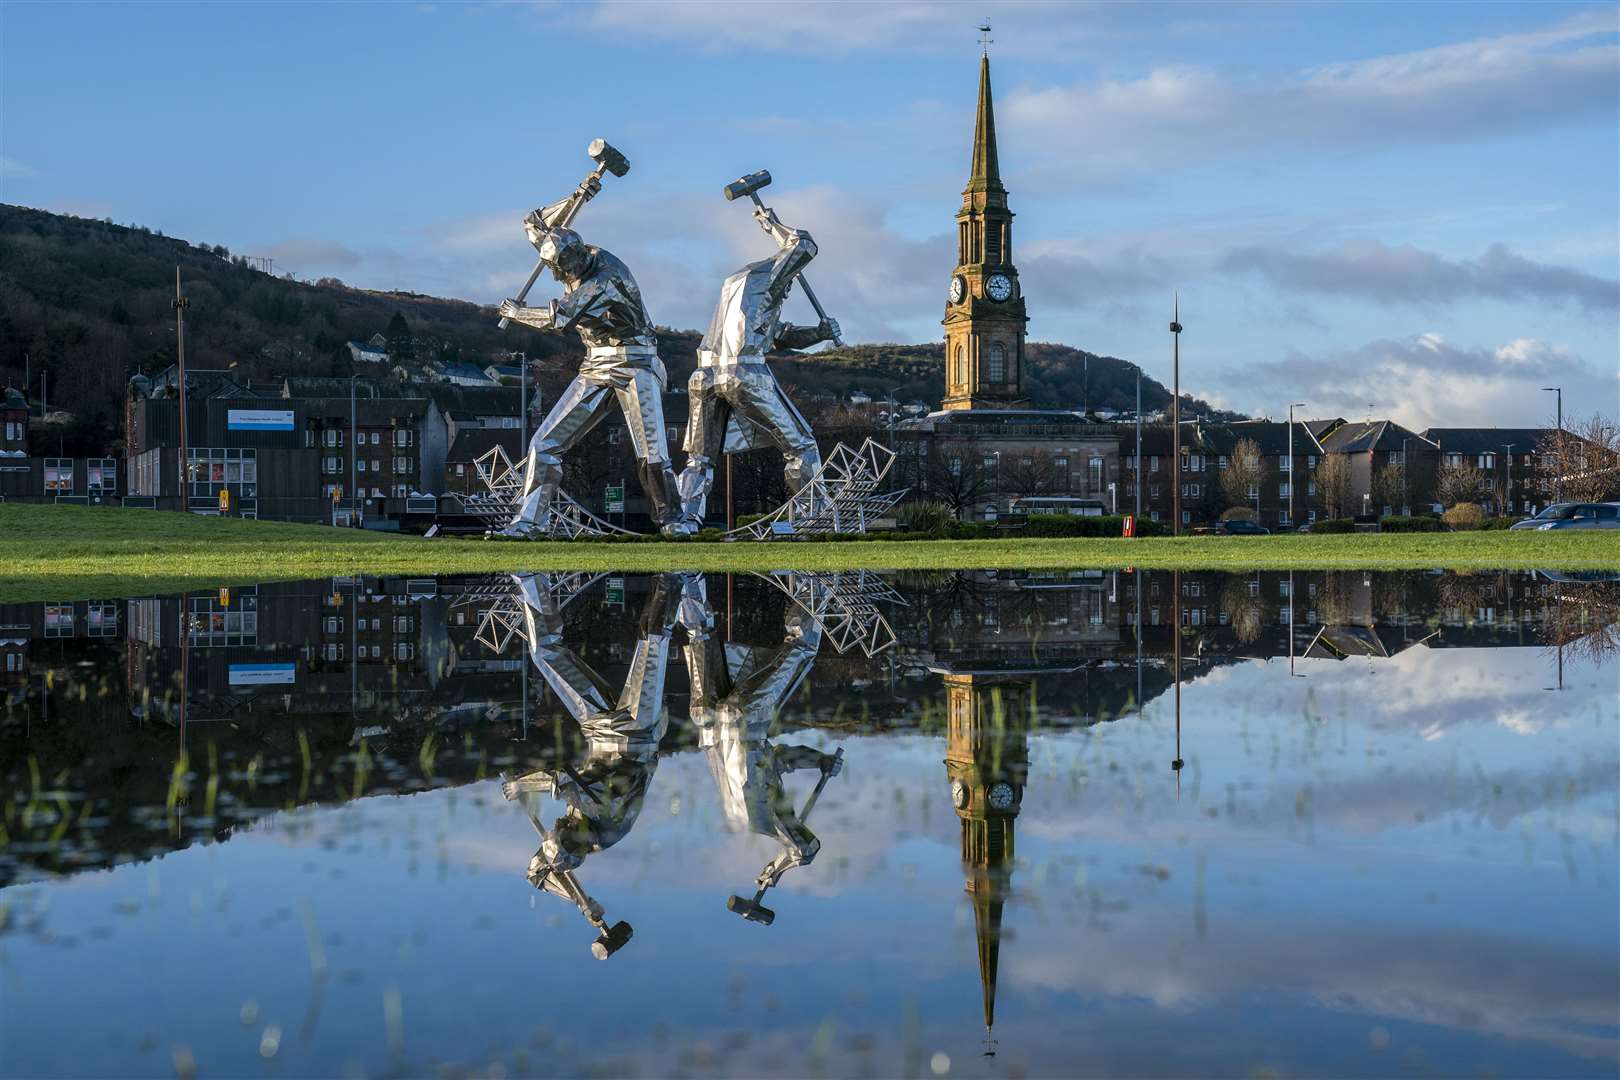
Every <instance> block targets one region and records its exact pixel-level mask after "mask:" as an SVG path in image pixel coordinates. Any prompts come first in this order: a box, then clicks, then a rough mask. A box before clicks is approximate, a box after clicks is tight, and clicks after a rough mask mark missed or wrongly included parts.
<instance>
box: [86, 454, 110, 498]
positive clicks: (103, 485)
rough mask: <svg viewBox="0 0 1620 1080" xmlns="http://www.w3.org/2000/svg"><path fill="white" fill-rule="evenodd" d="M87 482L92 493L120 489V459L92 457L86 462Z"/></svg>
mask: <svg viewBox="0 0 1620 1080" xmlns="http://www.w3.org/2000/svg"><path fill="white" fill-rule="evenodd" d="M84 473H85V482H86V483H87V484H88V485H89V486H90V491H91V493H92V494H93V493H95V492H98V491H99V492H103V493H107V492H114V491H117V490H118V459H117V458H90V459H89V460H88V461H86V462H85V470H84Z"/></svg>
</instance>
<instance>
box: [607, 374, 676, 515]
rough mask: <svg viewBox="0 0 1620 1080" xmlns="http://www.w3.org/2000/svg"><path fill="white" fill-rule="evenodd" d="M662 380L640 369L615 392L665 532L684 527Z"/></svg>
mask: <svg viewBox="0 0 1620 1080" xmlns="http://www.w3.org/2000/svg"><path fill="white" fill-rule="evenodd" d="M663 390H664V387H663V383H662V381H661V380H660V379H659V377H658V375H657V374H656V373H654V372H652V371H645V370H639V371H637V372H636V373H635V374H634V375H632V376H631V378H630V381H629V382H628V383H627V384H625V385H624V386H621V387H619V388H618V389H617V390H616V391H615V392H616V393H617V394H618V397H619V407H620V408H621V409H623V410H624V422H625V426H626V427H628V428H629V429H630V445H631V447H632V449H634V451H635V454H636V473H637V477H638V479H640V481H641V489H642V490H643V491H645V492H646V493H647V501H648V502H649V503H650V504H651V506H652V519H653V521H654V523H656V524H657V525H658V527H659V528H660V529H662V530H663V531H664V532H665V533H673V532H678V531H690V530H684V529H681V528H680V526H679V524H678V519H679V518H680V491H679V490H678V488H677V487H676V484H675V470H674V467H673V466H672V465H671V464H670V461H669V433H668V431H667V430H666V429H665V427H664V398H663Z"/></svg>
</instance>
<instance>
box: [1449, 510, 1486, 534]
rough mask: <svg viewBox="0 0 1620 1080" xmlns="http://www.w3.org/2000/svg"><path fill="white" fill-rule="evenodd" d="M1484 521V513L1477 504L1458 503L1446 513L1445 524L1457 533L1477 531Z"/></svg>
mask: <svg viewBox="0 0 1620 1080" xmlns="http://www.w3.org/2000/svg"><path fill="white" fill-rule="evenodd" d="M1484 521H1485V512H1484V511H1483V510H1481V509H1480V508H1479V504H1478V503H1458V504H1457V505H1456V506H1453V507H1452V508H1451V509H1450V510H1447V511H1446V524H1447V525H1450V526H1451V527H1452V528H1453V529H1456V530H1458V531H1464V530H1468V529H1477V528H1479V527H1480V525H1481V524H1482V523H1483V522H1484Z"/></svg>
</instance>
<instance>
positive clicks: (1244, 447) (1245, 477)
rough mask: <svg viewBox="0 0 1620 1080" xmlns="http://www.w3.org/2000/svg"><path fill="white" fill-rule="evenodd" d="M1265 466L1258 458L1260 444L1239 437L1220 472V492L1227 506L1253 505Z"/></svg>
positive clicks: (1264, 474)
mask: <svg viewBox="0 0 1620 1080" xmlns="http://www.w3.org/2000/svg"><path fill="white" fill-rule="evenodd" d="M1265 478H1266V467H1265V464H1264V463H1263V462H1262V461H1261V459H1260V444H1259V443H1257V442H1255V441H1254V440H1253V439H1239V440H1238V442H1237V445H1236V446H1234V447H1233V448H1232V456H1231V457H1230V458H1229V459H1228V460H1227V464H1226V470H1225V471H1224V472H1222V473H1221V493H1222V494H1223V495H1225V496H1226V502H1227V505H1229V506H1253V505H1254V500H1255V494H1256V493H1257V492H1258V491H1259V490H1260V485H1261V483H1263V482H1264V481H1265Z"/></svg>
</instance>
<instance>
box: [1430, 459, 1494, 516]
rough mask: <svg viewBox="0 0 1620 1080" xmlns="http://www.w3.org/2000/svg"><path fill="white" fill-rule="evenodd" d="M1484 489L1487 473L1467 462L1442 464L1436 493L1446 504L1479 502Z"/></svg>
mask: <svg viewBox="0 0 1620 1080" xmlns="http://www.w3.org/2000/svg"><path fill="white" fill-rule="evenodd" d="M1483 490H1485V474H1484V473H1483V472H1481V471H1480V470H1478V469H1476V468H1474V466H1472V465H1470V464H1468V463H1467V462H1461V463H1459V464H1456V465H1442V466H1440V477H1439V479H1438V480H1437V481H1436V482H1435V494H1436V495H1438V496H1439V497H1440V501H1441V502H1442V503H1443V504H1445V505H1446V506H1456V505H1457V504H1458V503H1463V502H1477V501H1478V500H1479V494H1480V492H1481V491H1483Z"/></svg>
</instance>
